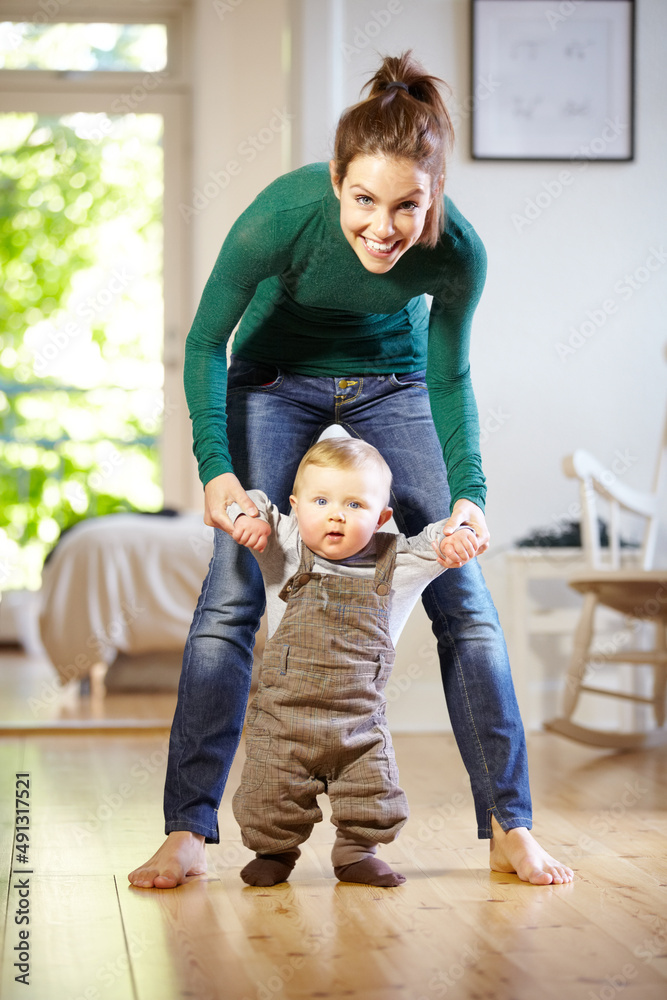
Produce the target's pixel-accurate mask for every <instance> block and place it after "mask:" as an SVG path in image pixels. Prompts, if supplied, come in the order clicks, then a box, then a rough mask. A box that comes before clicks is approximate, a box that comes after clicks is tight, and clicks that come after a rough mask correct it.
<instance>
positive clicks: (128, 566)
mask: <svg viewBox="0 0 667 1000" xmlns="http://www.w3.org/2000/svg"><path fill="white" fill-rule="evenodd" d="M212 552H213V529H212V528H209V527H207V526H206V525H205V524H204V522H203V520H202V516H201V514H184V515H180V516H178V517H158V516H149V515H145V514H112V515H109V516H108V517H99V518H94V519H91V520H90V521H83V522H82V523H81V524H78V525H76V527H74V528H72V529H71V530H70V531H69V532H68V533H67V534H66V535H65V537H64V538H63V539H62V540H61V541H60V542H59V544H58V546H57V548H56V550H55V552H54V553H53V555H52V556H51V558H50V560H49V562H48V564H47V565H46V566H45V567H44V572H43V575H42V608H41V613H40V632H41V638H42V642H43V643H44V646H45V648H46V651H47V653H48V655H49V657H50V658H51V660H52V662H53V664H54V666H55V667H56V669H57V671H58V673H59V675H60V677H61V679H62V680H63V682H66V681H68V680H71V679H72V678H74V677H76V678H81V677H86V676H87V675H88V673H89V672H90V668H91V667H92V666H93V664H94V663H99V662H100V661H104V662H105V663H111V662H112V660H113V659H114V658H115V656H116V654H117V653H119V652H121V653H128V654H136V653H147V652H153V651H161V650H164V651H170V652H174V651H178V650H182V649H183V646H184V645H185V640H186V638H187V634H188V629H189V627H190V623H191V621H192V613H193V611H194V609H195V606H196V604H197V599H198V597H199V592H200V590H201V585H202V581H203V579H204V577H205V575H206V571H207V569H208V564H209V561H210V558H211V554H212Z"/></svg>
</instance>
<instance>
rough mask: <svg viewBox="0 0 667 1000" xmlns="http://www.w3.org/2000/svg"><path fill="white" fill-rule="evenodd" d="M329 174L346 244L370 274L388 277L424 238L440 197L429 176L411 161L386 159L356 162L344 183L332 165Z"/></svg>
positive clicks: (367, 157)
mask: <svg viewBox="0 0 667 1000" xmlns="http://www.w3.org/2000/svg"><path fill="white" fill-rule="evenodd" d="M329 169H330V171H331V181H332V184H333V187H334V191H335V192H336V196H337V197H338V199H339V201H340V225H341V229H342V230H343V233H344V235H345V238H346V240H347V241H348V243H349V244H350V246H351V247H352V249H353V250H354V252H355V253H356V255H357V257H358V258H359V260H360V261H361V263H362V264H363V265H364V267H365V268H366V270H367V271H372V272H373V273H374V274H384V273H385V272H386V271H390V270H391V269H392V267H393V266H394V264H395V263H396V261H397V260H398V259H399V257H402V256H403V254H404V253H405V252H406V250H409V249H410V247H411V246H414V244H415V243H416V242H417V240H418V239H419V237H420V236H421V234H422V230H423V228H424V222H425V220H426V213H427V211H428V209H429V208H430V205H431V202H432V201H433V198H434V197H435V195H436V194H438V193H439V192H438V191H437V190H433V191H432V190H431V187H432V185H431V177H430V175H429V174H427V173H425V172H424V171H423V170H421V169H420V167H419V166H418V165H417V164H416V163H414V162H413V161H412V160H402V159H401V160H397V159H388V158H387V157H384V156H355V158H354V159H353V160H352V161H351V162H350V165H349V166H348V168H347V174H346V176H345V178H344V179H343V181H342V182H341V181H339V179H338V177H337V175H336V173H335V166H334V161H333V160H332V161H331V162H330V164H329ZM438 187H439V185H438Z"/></svg>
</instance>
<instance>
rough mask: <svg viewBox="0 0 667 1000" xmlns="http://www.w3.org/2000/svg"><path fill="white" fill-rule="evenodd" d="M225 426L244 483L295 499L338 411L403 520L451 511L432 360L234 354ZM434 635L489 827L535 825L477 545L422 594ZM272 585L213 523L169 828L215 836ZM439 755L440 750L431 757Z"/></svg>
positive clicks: (182, 696)
mask: <svg viewBox="0 0 667 1000" xmlns="http://www.w3.org/2000/svg"><path fill="white" fill-rule="evenodd" d="M228 379H229V381H228V389H227V419H228V436H229V442H230V449H231V455H232V461H233V463H234V470H235V472H236V475H237V476H238V478H239V480H240V481H241V484H242V485H243V486H244V488H245V489H261V490H263V491H264V493H266V494H267V496H268V497H269V498H270V499H271V500H272V501H273V503H275V504H276V505H277V506H278V508H279V509H280V510H281V511H282V512H284V513H287V512H288V511H289V495H290V492H291V489H292V484H293V482H294V476H295V473H296V468H297V465H298V464H299V461H300V459H301V457H302V455H303V454H304V452H305V451H306V450H307V449H308V448H309V447H310V445H312V444H314V443H315V441H317V439H318V438H319V436H320V434H321V433H322V431H323V430H324V429H325V428H326V427H328V426H329V425H330V424H340V425H341V427H343V428H344V429H345V430H346V431H347V432H348V433H349V434H350V435H351V436H352V437H358V438H363V439H364V440H365V441H368V442H370V444H373V445H375V447H376V448H377V449H378V450H379V451H380V452H381V453H382V455H383V456H384V458H385V459H386V461H387V463H388V464H389V467H390V468H391V471H392V474H393V484H392V499H391V506H392V507H393V510H394V519H395V521H396V524H397V526H398V529H399V531H401V532H402V533H403V534H405V535H408V536H409V535H416V534H418V533H419V532H420V531H421V530H422V528H423V527H424V525H426V524H429V523H431V522H433V521H438V520H440V519H441V518H443V517H447V516H448V514H449V507H450V496H449V489H448V486H447V475H446V471H445V465H444V461H443V458H442V449H441V447H440V444H439V442H438V439H437V436H436V432H435V428H434V425H433V420H432V417H431V409H430V405H429V399H428V390H427V388H426V383H425V381H424V373H423V372H413V373H411V374H403V375H364V376H361V375H360V376H354V377H352V376H346V377H344V378H329V377H318V378H314V377H310V376H305V375H293V374H290V373H289V372H284V371H281V370H278V369H277V368H275V367H274V366H268V365H262V364H257V363H254V362H252V363H251V362H247V361H243V360H241V359H239V358H232V363H231V365H230V368H229V373H228ZM422 600H423V602H424V607H425V609H426V612H427V614H428V616H429V618H430V619H431V622H432V627H433V632H434V634H435V636H436V638H437V642H438V654H439V657H440V666H441V672H442V681H443V685H444V689H445V696H446V699H447V707H448V709H449V715H450V719H451V723H452V728H453V730H454V735H455V737H456V740H457V743H458V747H459V750H460V752H461V756H462V758H463V762H464V764H465V766H466V768H467V771H468V774H469V776H470V783H471V787H472V793H473V797H474V801H475V808H476V813H477V825H478V835H479V837H490V836H491V816H492V814H493V815H494V816H495V817H496V819H497V821H498V822H499V823H500V825H501V826H502V828H503V829H505V830H508V829H511V828H513V827H517V826H527V827H530V826H531V825H532V818H531V804H530V790H529V783H528V764H527V759H526V744H525V738H524V732H523V725H522V723H521V718H520V715H519V709H518V705H517V702H516V697H515V694H514V686H513V684H512V676H511V673H510V667H509V662H508V659H507V650H506V647H505V640H504V637H503V633H502V630H501V628H500V624H499V622H498V616H497V613H496V610H495V607H494V605H493V601H492V600H491V596H490V594H489V592H488V590H487V587H486V584H485V582H484V578H483V576H482V573H481V570H480V568H479V565H478V563H477V560H476V559H473V560H472V561H471V562H469V563H467V564H466V565H465V566H463V567H461V568H460V569H451V570H447V572H445V573H442V574H441V575H440V576H439V577H438V578H437V579H436V580H435V581H434V582H433V583H432V584H430V586H429V587H428V588H427V589H426V590H425V591H424V593H423V595H422ZM264 603H265V601H264V587H263V584H262V577H261V574H260V572H259V568H258V565H257V563H256V561H255V559H254V557H253V555H252V554H251V552H250V550H249V549H246V548H244V547H243V546H241V545H237V544H236V543H235V542H234V541H233V540H232V539H231V538H230V536H229V535H227V534H226V533H225V532H223V531H220V530H216V531H215V547H214V553H213V558H212V559H211V564H210V566H209V571H208V575H207V577H206V579H205V581H204V584H203V587H202V592H201V595H200V598H199V602H198V604H197V608H196V611H195V614H194V618H193V621H192V626H191V628H190V634H189V636H188V640H187V642H186V645H185V651H184V655H183V669H182V672H181V680H180V685H179V690H178V703H177V706H176V713H175V716H174V722H173V725H172V730H171V740H170V747H169V760H168V765H167V779H166V785H165V794H164V810H165V821H166V822H165V829H166V832H167V833H170V832H172V831H174V830H190V831H191V832H193V833H199V834H203V835H204V836H205V837H206V840H207V842H209V843H217V842H218V839H219V838H218V825H217V811H218V807H219V805H220V799H221V798H222V793H223V790H224V787H225V784H226V781H227V776H228V774H229V768H230V767H231V764H232V760H233V758H234V755H235V753H236V750H237V748H238V745H239V741H240V738H241V731H242V728H243V722H244V718H245V711H246V704H247V700H248V692H249V689H250V676H251V671H252V648H253V644H254V639H255V633H256V631H257V629H258V627H259V621H260V618H261V616H262V614H263V611H264ZM433 767H437V762H435V761H434V762H433Z"/></svg>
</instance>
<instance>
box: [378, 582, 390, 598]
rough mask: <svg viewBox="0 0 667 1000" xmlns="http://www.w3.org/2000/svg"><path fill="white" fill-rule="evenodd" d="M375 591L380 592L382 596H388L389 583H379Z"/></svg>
mask: <svg viewBox="0 0 667 1000" xmlns="http://www.w3.org/2000/svg"><path fill="white" fill-rule="evenodd" d="M375 593H376V594H379V595H380V597H386V596H387V594H388V593H389V584H388V583H378V585H377V587H376V588H375Z"/></svg>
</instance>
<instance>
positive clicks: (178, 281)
mask: <svg viewBox="0 0 667 1000" xmlns="http://www.w3.org/2000/svg"><path fill="white" fill-rule="evenodd" d="M43 2H47V3H48V0H43ZM52 2H53V3H54V4H55V3H56V0H52ZM40 10H42V8H40V5H39V4H34V3H31V4H26V3H21V4H17V3H15V2H11V0H10V2H7V3H5V4H3V10H2V15H1V16H2V20H4V21H17V22H19V21H20V22H25V21H27V20H31V19H32V17H31V16H30V15H31V14H33V15H34V14H38V13H39V12H40ZM189 11H190V4H189V2H188V0H183V2H181V0H173V2H171V3H170V2H169V0H167V2H166V3H152V2H150V0H145V2H144V3H142V4H141V7H140V8H137V6H136V4H135V5H134V6H132V7H129V6H126V5H124V4H114V5H113V7H112V6H111V5H109V3H108V0H107V2H106V3H103V2H93V3H91V2H87V3H85V4H83V3H81V2H80V0H70V3H68V4H67V6H66V7H60V6H59V7H58V11H57V12H56V14H55V16H54V17H53V18H52V19H51V20H53V21H54V23H55V22H57V23H63V22H69V23H82V22H85V21H88V22H91V23H94V22H99V21H102V22H105V21H106V22H117V23H128V24H129V23H146V24H155V23H165V24H167V31H168V43H167V44H168V48H167V53H168V55H167V66H166V68H165V69H164V70H160V71H158V72H159V74H160V77H161V79H160V81H159V84H158V86H156V87H155V88H154V89H152V90H151V89H148V88H147V86H146V77H147V76H155V75H156V74H149V73H146V72H141V71H140V72H128V71H124V70H118V71H112V72H108V71H98V70H91V71H88V72H79V71H75V72H71V71H58V70H2V69H0V113H12V112H14V113H22V112H33V113H37V114H45V115H50V114H51V115H52V114H74V113H76V112H77V111H83V112H90V113H94V114H100V113H101V114H107V115H109V116H112V115H114V114H115V115H118V114H119V113H121V114H122V113H129V112H131V111H134V110H136V112H137V113H138V114H141V113H146V114H149V113H154V114H159V115H162V118H163V123H164V132H163V143H164V196H163V223H164V237H163V249H164V256H163V273H162V280H163V301H164V322H163V366H164V413H163V425H162V433H161V435H160V445H159V448H160V464H161V469H162V489H163V493H164V505H165V506H166V507H174V508H177V509H187V508H188V507H189V506H190V505H191V489H190V480H191V465H192V454H191V433H190V425H189V420H188V415H187V408H186V406H185V398H184V393H183V355H184V349H185V336H186V333H187V330H188V328H189V321H190V310H189V303H190V280H189V279H190V261H191V259H192V249H191V233H190V230H189V228H188V226H187V225H186V223H185V221H184V219H183V217H182V214H181V212H180V211H179V205H182V204H187V202H188V197H189V192H190V189H191V186H192V185H191V162H190V150H191V146H192V143H191V138H190V131H189V128H190V122H191V121H192V114H191V110H190V108H191V88H190V84H189V74H188V72H187V71H188V69H189V67H187V66H186V60H185V58H184V53H185V52H186V51H188V45H187V41H188V38H189V31H190V24H189V17H188V14H189ZM135 88H139V89H140V90H141V98H140V100H139V99H136V107H128V108H127V110H126V111H119V110H118V108H117V106H116V108H115V109H114V107H113V105H114V102H116V104H117V102H118V100H119V99H121V100H122V99H123V98H126V99H127V100H128V101H131V100H132V99H133V98H132V92H133V90H134V89H135Z"/></svg>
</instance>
